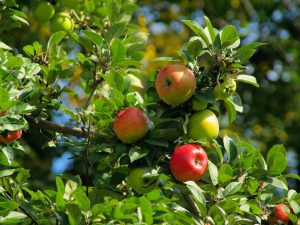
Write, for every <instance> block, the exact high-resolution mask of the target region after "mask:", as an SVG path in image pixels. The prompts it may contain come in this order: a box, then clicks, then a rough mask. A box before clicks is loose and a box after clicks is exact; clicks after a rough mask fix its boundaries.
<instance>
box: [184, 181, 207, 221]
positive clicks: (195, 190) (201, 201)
mask: <svg viewBox="0 0 300 225" xmlns="http://www.w3.org/2000/svg"><path fill="white" fill-rule="evenodd" d="M184 183H185V184H186V185H187V188H188V189H189V190H190V192H191V193H192V195H193V196H194V198H195V200H196V202H197V203H198V204H197V205H198V206H200V211H201V215H202V216H204V215H205V214H206V209H205V207H206V200H205V196H204V195H203V193H204V191H203V190H202V189H201V188H200V187H199V186H198V185H197V184H196V183H195V182H194V181H187V182H184Z"/></svg>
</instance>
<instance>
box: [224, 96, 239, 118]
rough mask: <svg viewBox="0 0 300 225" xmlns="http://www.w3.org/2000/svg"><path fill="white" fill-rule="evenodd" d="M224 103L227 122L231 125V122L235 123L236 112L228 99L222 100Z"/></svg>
mask: <svg viewBox="0 0 300 225" xmlns="http://www.w3.org/2000/svg"><path fill="white" fill-rule="evenodd" d="M224 103H225V107H226V110H227V113H228V120H229V123H232V122H233V121H235V119H236V116H237V115H236V110H235V107H234V103H233V102H232V101H231V100H230V99H229V98H227V99H225V100H224Z"/></svg>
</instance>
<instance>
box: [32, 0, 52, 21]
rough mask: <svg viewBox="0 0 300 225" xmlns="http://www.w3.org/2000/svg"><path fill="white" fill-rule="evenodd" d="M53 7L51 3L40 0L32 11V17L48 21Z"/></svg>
mask: <svg viewBox="0 0 300 225" xmlns="http://www.w3.org/2000/svg"><path fill="white" fill-rule="evenodd" d="M54 13H55V9H54V6H53V5H51V3H49V2H46V1H42V2H40V3H39V4H38V6H37V7H36V8H35V10H34V11H33V15H34V17H35V18H36V19H37V20H38V21H40V22H43V23H46V22H48V21H49V20H50V19H51V18H52V17H53V15H54Z"/></svg>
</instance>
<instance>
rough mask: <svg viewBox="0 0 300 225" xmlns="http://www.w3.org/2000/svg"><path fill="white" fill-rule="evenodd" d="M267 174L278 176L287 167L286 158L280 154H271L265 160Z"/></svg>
mask: <svg viewBox="0 0 300 225" xmlns="http://www.w3.org/2000/svg"><path fill="white" fill-rule="evenodd" d="M267 165H268V174H269V175H270V176H276V175H280V174H281V173H282V172H284V171H285V169H286V167H287V159H286V156H285V155H283V154H282V153H281V152H276V153H273V154H272V155H271V156H269V157H268V159H267Z"/></svg>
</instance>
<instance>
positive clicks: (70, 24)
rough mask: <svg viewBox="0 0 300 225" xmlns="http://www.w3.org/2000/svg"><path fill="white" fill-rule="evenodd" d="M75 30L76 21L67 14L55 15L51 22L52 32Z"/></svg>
mask: <svg viewBox="0 0 300 225" xmlns="http://www.w3.org/2000/svg"><path fill="white" fill-rule="evenodd" d="M73 29H74V20H73V19H72V17H71V16H70V15H69V14H68V13H65V12H59V13H56V14H55V15H54V17H53V18H52V20H51V21H50V30H51V32H57V31H72V30H73Z"/></svg>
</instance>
